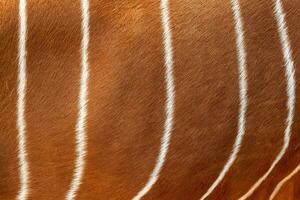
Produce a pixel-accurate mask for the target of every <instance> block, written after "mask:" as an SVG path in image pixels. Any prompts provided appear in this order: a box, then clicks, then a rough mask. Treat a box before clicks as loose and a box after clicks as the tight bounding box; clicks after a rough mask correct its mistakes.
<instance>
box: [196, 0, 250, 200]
mask: <svg viewBox="0 0 300 200" xmlns="http://www.w3.org/2000/svg"><path fill="white" fill-rule="evenodd" d="M231 7H232V11H233V17H234V21H235V32H236V47H237V56H238V64H239V87H240V92H239V98H240V110H239V120H238V133H237V137H236V140H235V142H234V145H233V151H232V153H231V155H230V157H229V159H228V161H227V163H226V164H225V166H224V167H223V169H222V171H221V173H220V174H219V176H218V178H217V179H216V180H215V182H214V183H213V184H212V185H211V186H210V188H209V189H208V190H207V192H206V193H205V194H204V195H203V196H202V197H201V198H200V199H201V200H204V199H206V198H207V197H208V196H209V195H210V194H211V193H212V192H213V191H214V189H215V188H216V187H217V186H218V185H219V184H220V182H221V181H222V180H223V179H224V177H225V175H226V173H227V172H228V170H229V169H230V167H231V166H232V164H233V163H234V161H235V159H236V157H237V154H238V153H239V151H240V146H241V144H242V140H243V137H244V134H245V124H246V119H245V118H246V116H245V115H246V111H247V70H246V59H247V58H246V50H245V45H244V31H243V22H242V17H241V11H240V6H239V1H238V0H231Z"/></svg>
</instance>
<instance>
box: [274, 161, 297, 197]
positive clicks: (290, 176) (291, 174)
mask: <svg viewBox="0 0 300 200" xmlns="http://www.w3.org/2000/svg"><path fill="white" fill-rule="evenodd" d="M299 171H300V165H298V167H296V169H294V171H292V172H291V173H290V174H289V175H288V176H286V177H285V178H284V179H282V180H281V181H280V182H279V183H278V184H277V186H276V187H275V189H274V191H273V192H272V194H271V196H270V198H269V200H273V199H274V198H275V196H276V195H277V194H278V193H279V191H280V189H281V188H282V186H283V185H284V184H285V183H286V182H288V181H289V180H290V179H291V178H292V177H293V176H294V175H295V174H297V173H298V172H299Z"/></svg>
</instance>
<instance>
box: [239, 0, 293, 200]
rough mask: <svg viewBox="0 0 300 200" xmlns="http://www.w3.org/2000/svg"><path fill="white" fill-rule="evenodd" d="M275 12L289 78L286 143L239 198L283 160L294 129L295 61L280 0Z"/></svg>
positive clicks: (252, 188) (254, 186)
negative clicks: (259, 176) (263, 171)
mask: <svg viewBox="0 0 300 200" xmlns="http://www.w3.org/2000/svg"><path fill="white" fill-rule="evenodd" d="M274 12H275V18H276V21H277V26H278V32H279V36H280V42H281V45H282V51H283V57H284V61H285V73H286V78H287V88H286V90H287V97H288V100H287V111H288V115H287V119H286V129H285V132H284V144H283V146H282V149H281V151H280V152H279V154H278V155H277V157H276V159H275V160H274V161H273V163H272V165H271V167H270V168H269V169H268V171H267V172H266V173H265V174H264V175H263V176H262V177H261V178H259V179H258V181H257V182H256V183H255V184H254V185H253V186H252V187H251V188H250V190H249V191H248V192H247V193H246V194H244V195H243V196H242V197H241V198H240V199H239V200H245V199H247V198H248V197H250V196H251V195H252V194H253V192H254V191H255V190H256V189H257V188H258V187H259V186H260V184H261V183H262V182H263V181H264V180H265V179H266V178H267V177H268V176H269V174H270V173H271V172H272V170H273V169H274V167H275V166H276V165H277V163H278V162H279V161H280V160H281V158H282V157H283V155H284V154H285V152H286V150H287V148H288V146H289V143H290V137H291V129H292V124H293V118H294V110H295V95H296V81H295V69H294V62H293V58H292V50H291V47H290V43H289V39H288V33H287V28H286V25H285V14H284V11H283V9H282V5H281V1H280V0H275V8H274Z"/></svg>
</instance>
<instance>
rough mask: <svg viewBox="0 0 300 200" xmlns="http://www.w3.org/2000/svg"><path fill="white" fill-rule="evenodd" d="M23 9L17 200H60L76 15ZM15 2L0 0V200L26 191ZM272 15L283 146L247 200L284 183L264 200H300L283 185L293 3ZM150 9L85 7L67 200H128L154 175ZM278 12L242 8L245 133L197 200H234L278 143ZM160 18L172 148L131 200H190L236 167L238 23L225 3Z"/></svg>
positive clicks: (43, 7)
mask: <svg viewBox="0 0 300 200" xmlns="http://www.w3.org/2000/svg"><path fill="white" fill-rule="evenodd" d="M26 2H27V10H26V11H27V24H26V25H27V35H26V52H27V54H26V77H27V79H26V80H27V82H26V90H24V91H25V100H26V101H25V104H24V106H25V107H24V108H25V109H24V119H25V123H26V131H25V135H26V153H27V154H26V155H27V156H26V160H27V162H28V171H29V174H28V176H29V177H28V180H29V182H28V194H27V196H26V198H25V199H26V200H27V199H28V200H35V199H41V200H52V199H65V198H66V194H67V192H68V191H69V189H70V186H71V185H70V184H71V182H72V180H73V176H74V171H75V170H76V158H77V156H78V151H77V150H78V146H77V145H78V143H77V141H76V130H75V127H76V123H77V120H78V111H79V110H78V105H79V104H80V103H79V102H80V98H79V91H80V87H82V84H81V82H80V80H81V75H82V73H81V67H82V57H81V56H82V52H81V50H82V46H81V42H82V38H83V33H82V10H81V2H80V1H71V0H61V1H49V0H27V1H26ZM19 3H20V2H19V1H17V0H11V1H0V132H1V134H0V152H1V154H0V199H1V200H11V199H16V197H17V195H18V193H19V192H20V191H21V188H22V182H21V181H20V176H21V173H20V171H21V170H20V165H19V157H18V155H19V144H18V142H19V141H18V134H19V130H18V128H17V119H18V112H17V109H16V108H17V104H18V75H19V71H18V68H19V63H18V61H19V59H18V55H19V46H18V45H19V23H20V21H19ZM281 3H282V8H283V10H284V12H285V13H286V15H285V25H286V27H287V35H288V38H289V42H290V48H291V52H292V58H293V61H294V68H295V74H294V75H295V84H296V85H295V86H296V87H295V102H296V103H295V109H294V118H293V124H292V125H291V135H290V136H291V137H290V142H289V146H288V148H287V149H286V152H285V154H284V155H283V156H282V158H281V159H280V160H279V161H278V163H277V164H276V166H275V167H274V169H273V170H272V171H271V172H270V173H269V174H268V176H267V177H266V179H265V180H264V181H263V182H262V183H261V184H260V185H259V187H257V189H256V190H255V191H254V192H253V194H251V196H250V197H249V198H248V199H249V200H265V199H269V197H270V195H271V194H272V193H273V190H274V189H275V188H276V186H277V184H278V183H280V182H282V181H283V180H284V182H285V184H284V185H282V186H280V187H281V189H280V190H279V193H278V194H277V195H276V196H275V197H274V200H297V199H299V198H300V189H299V188H300V175H299V172H298V173H296V174H293V176H292V177H289V175H290V174H291V173H292V172H293V171H294V170H295V169H296V167H297V166H298V165H299V163H300V143H299V141H300V134H298V133H299V132H300V104H299V102H300V84H299V83H300V35H299V33H300V23H299V19H300V4H299V2H298V0H282V1H281ZM160 6H161V5H160V1H159V0H155V1H154V0H147V1H145V0H143V1H142V0H136V1H132V0H122V1H121V0H116V1H108V0H89V16H88V17H89V23H88V25H89V45H88V48H87V51H88V52H87V53H88V64H89V79H88V91H87V92H88V101H86V105H87V111H88V112H87V115H86V118H85V134H86V136H87V137H86V144H87V145H86V149H85V151H86V156H85V159H84V163H85V165H84V173H83V174H82V177H81V178H80V182H81V184H79V185H78V187H77V188H76V191H75V192H74V193H76V195H75V196H74V197H75V198H74V200H75V199H78V200H81V199H82V200H94V199H105V200H106V199H107V200H123V199H124V200H126V199H132V198H133V197H135V196H136V195H137V194H138V192H139V191H140V190H141V189H142V188H143V187H144V186H145V184H146V183H147V181H148V180H149V176H150V175H151V173H152V172H153V169H154V167H155V165H156V162H157V159H158V155H159V153H160V149H161V139H162V137H163V135H164V124H165V120H166V113H165V112H166V110H165V109H166V100H167V99H168V97H167V95H166V82H165V69H166V68H165V66H166V65H165V54H166V51H165V46H164V45H165V44H164V28H163V26H162V18H161V17H162V16H161V7H160ZM274 6H275V4H274V1H267V0H263V1H258V0H239V7H240V11H241V17H242V19H243V31H244V44H245V51H246V53H247V58H246V59H247V60H246V62H247V65H246V67H247V69H246V70H247V89H248V90H247V103H248V104H247V112H246V113H245V133H244V137H243V141H242V143H241V146H240V150H239V152H238V153H237V155H236V159H235V160H234V162H233V163H232V165H231V166H230V168H229V169H228V171H227V173H226V175H225V176H224V178H223V179H222V180H221V181H220V183H219V184H218V185H217V186H216V187H215V188H214V190H213V191H212V192H211V193H210V194H209V195H208V196H207V198H206V199H207V200H220V199H222V200H235V199H238V198H239V197H241V196H242V195H243V194H245V193H246V192H247V191H248V190H249V189H250V188H251V186H252V185H253V184H254V183H255V182H257V180H258V179H259V178H260V177H262V176H263V175H264V174H265V173H266V172H267V171H268V169H269V168H270V166H271V165H272V163H273V162H274V160H275V158H276V156H277V155H278V154H279V153H280V151H281V149H282V146H283V144H284V143H283V142H284V140H283V138H284V134H285V130H286V127H287V123H286V118H287V116H288V110H287V102H288V96H287V93H286V88H287V86H288V85H287V79H286V71H285V70H286V68H285V58H284V55H283V51H282V43H281V39H280V37H281V36H280V34H279V32H278V26H277V21H276V16H275V15H274ZM168 11H169V19H170V24H169V29H170V32H171V34H172V47H173V56H172V58H173V62H174V63H173V78H174V80H173V81H174V86H175V87H174V92H175V94H176V101H174V105H173V106H174V107H173V109H174V110H173V111H174V113H173V114H174V116H173V124H172V136H171V140H170V143H169V146H168V153H167V154H166V156H165V159H164V163H163V167H162V168H161V169H160V173H159V176H158V177H157V180H156V182H155V184H153V185H152V187H151V189H150V190H148V191H147V193H145V195H144V196H143V197H142V198H141V199H143V200H170V199H174V200H186V199H188V200H199V199H200V198H201V196H203V195H204V194H205V192H206V191H207V190H208V189H209V187H210V186H211V185H212V184H213V182H214V181H215V180H216V179H217V177H218V175H219V174H220V172H221V171H222V169H223V167H224V165H225V164H226V162H227V160H228V158H229V157H230V155H231V154H232V146H233V144H234V143H235V139H236V136H237V133H238V128H239V127H238V120H239V110H240V96H239V95H240V87H239V75H240V74H239V62H238V59H237V56H238V49H237V46H236V41H237V38H236V31H235V19H234V15H233V12H232V5H231V1H230V0H228V1H227V0H226V1H214V0H212V1H207V0H190V1H187V0H172V1H169V4H168ZM80 108H81V107H80ZM80 108H79V109H80ZM286 177H288V181H285V180H287V179H285V178H286ZM23 199H24V198H23ZM23 199H22V200H23Z"/></svg>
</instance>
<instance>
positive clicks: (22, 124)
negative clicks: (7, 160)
mask: <svg viewBox="0 0 300 200" xmlns="http://www.w3.org/2000/svg"><path fill="white" fill-rule="evenodd" d="M26 34H27V13H26V0H20V1H19V45H18V46H19V47H18V48H19V49H18V51H19V72H18V97H17V130H18V157H19V171H20V172H19V173H20V190H19V193H18V195H17V198H16V199H17V200H25V199H27V197H28V193H29V175H30V174H29V167H28V161H27V158H26V157H27V153H26V121H25V104H26V100H25V97H26V82H27V81H26Z"/></svg>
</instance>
